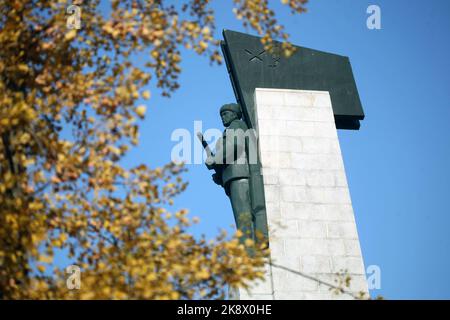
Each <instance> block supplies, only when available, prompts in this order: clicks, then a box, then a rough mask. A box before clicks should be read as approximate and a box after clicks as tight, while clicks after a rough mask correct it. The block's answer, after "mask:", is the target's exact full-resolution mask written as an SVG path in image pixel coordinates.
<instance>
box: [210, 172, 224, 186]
mask: <svg viewBox="0 0 450 320" xmlns="http://www.w3.org/2000/svg"><path fill="white" fill-rule="evenodd" d="M212 178H213V181H214V182H215V183H216V184H218V185H219V186H221V185H222V178H221V177H220V175H219V174H217V173H214V174H213V175H212Z"/></svg>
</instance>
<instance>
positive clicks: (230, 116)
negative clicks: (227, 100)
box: [220, 110, 237, 127]
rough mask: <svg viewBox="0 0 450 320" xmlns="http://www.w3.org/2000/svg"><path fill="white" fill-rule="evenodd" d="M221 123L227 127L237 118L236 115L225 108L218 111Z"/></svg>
mask: <svg viewBox="0 0 450 320" xmlns="http://www.w3.org/2000/svg"><path fill="white" fill-rule="evenodd" d="M220 117H221V118H222V123H223V125H224V126H225V127H228V126H229V125H230V123H231V122H233V120H235V119H237V115H236V113H235V112H233V111H229V110H225V111H222V112H221V113H220Z"/></svg>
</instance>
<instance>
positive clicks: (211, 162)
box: [205, 157, 216, 170]
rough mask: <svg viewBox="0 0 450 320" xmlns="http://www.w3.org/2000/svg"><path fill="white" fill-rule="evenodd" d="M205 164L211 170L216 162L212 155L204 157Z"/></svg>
mask: <svg viewBox="0 0 450 320" xmlns="http://www.w3.org/2000/svg"><path fill="white" fill-rule="evenodd" d="M205 164H206V167H207V168H208V169H209V170H211V169H213V167H214V165H215V164H216V161H215V160H214V158H213V157H208V158H206V160H205Z"/></svg>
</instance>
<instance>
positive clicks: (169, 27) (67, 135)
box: [0, 0, 306, 299]
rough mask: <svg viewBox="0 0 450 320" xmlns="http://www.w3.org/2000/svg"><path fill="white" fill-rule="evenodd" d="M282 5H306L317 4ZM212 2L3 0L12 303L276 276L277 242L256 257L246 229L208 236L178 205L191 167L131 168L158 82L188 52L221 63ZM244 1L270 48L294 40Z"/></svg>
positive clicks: (4, 214) (1, 263)
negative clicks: (73, 284)
mask: <svg viewBox="0 0 450 320" xmlns="http://www.w3.org/2000/svg"><path fill="white" fill-rule="evenodd" d="M281 2H282V3H283V4H286V5H288V6H289V7H290V8H291V10H292V11H293V12H298V13H300V12H303V11H304V4H305V3H306V0H289V1H287V0H282V1H281ZM209 3H210V1H208V0H190V1H185V2H184V3H182V4H181V5H179V6H174V5H167V4H165V1H158V0H154V1H151V0H147V1H144V0H134V1H131V0H112V1H111V2H110V3H109V2H108V3H106V4H103V5H105V6H106V5H107V4H109V5H110V8H111V14H110V15H109V16H106V15H105V14H103V13H102V11H101V10H100V1H99V0H92V1H85V2H82V1H73V3H72V2H68V1H66V0H59V1H56V0H40V1H39V0H0V10H1V15H0V30H1V31H0V105H1V108H0V136H1V141H0V297H1V298H4V299H17V298H33V299H36V298H37V299H43V298H84V299H86V298H119V299H120V298H131V299H135V298H137V299H140V298H145V299H178V298H192V297H196V298H220V297H223V296H224V294H225V287H226V285H231V286H232V287H239V286H245V284H246V283H247V281H249V280H253V279H256V278H260V277H262V268H261V267H262V265H263V264H264V261H265V260H264V259H265V257H266V256H267V252H266V250H256V252H257V253H256V254H254V255H252V256H250V255H248V254H247V250H246V246H247V247H250V246H253V245H254V244H252V243H251V242H247V243H246V244H245V245H242V244H240V243H239V241H238V238H239V234H238V235H236V237H233V238H231V239H230V238H228V237H227V236H226V235H224V234H220V235H218V236H217V238H216V239H215V240H211V241H207V240H206V239H203V238H202V239H196V238H194V237H193V236H192V235H190V234H189V233H188V232H187V228H188V226H189V225H190V224H191V223H192V222H191V220H190V219H188V217H187V211H186V210H181V211H178V212H176V213H174V214H171V213H170V212H169V211H168V209H167V205H168V204H171V203H172V202H173V198H174V197H175V196H176V195H177V194H179V193H180V192H182V191H183V190H184V189H185V187H186V183H185V182H184V181H183V180H182V179H181V177H180V174H181V173H182V172H183V171H184V170H185V169H184V168H183V166H181V165H177V164H174V163H169V164H167V165H166V166H164V167H160V168H154V169H151V168H149V167H148V166H147V165H144V164H142V165H139V166H137V167H133V168H124V167H122V166H121V164H120V160H121V159H122V158H123V157H124V155H125V154H126V153H127V151H128V150H129V149H130V148H131V147H133V145H136V144H137V142H138V133H139V126H138V120H139V118H144V117H145V113H146V107H145V106H144V105H139V106H136V101H137V99H139V98H140V97H142V98H144V99H149V98H150V92H149V91H147V90H145V87H146V86H147V85H148V84H149V82H150V81H156V83H157V86H158V87H159V88H161V91H162V94H163V95H165V96H170V94H171V93H172V92H173V91H175V90H176V89H177V88H178V87H179V84H178V82H177V78H178V75H179V74H180V72H181V69H180V61H181V55H180V48H181V47H183V46H184V47H186V48H188V49H192V50H194V51H195V52H196V53H198V54H199V55H204V56H207V57H209V59H210V61H211V62H212V63H221V56H220V54H219V51H218V49H217V48H218V41H217V40H215V39H214V38H213V34H214V31H215V24H214V12H213V11H212V9H211V8H210V7H209ZM233 3H234V7H235V9H234V10H235V14H236V16H237V18H238V19H242V21H243V24H244V25H246V26H250V27H251V28H253V29H254V30H256V31H257V32H258V33H259V34H260V35H261V36H263V43H264V45H265V46H266V47H267V48H268V49H270V47H271V43H272V39H273V38H281V39H287V35H286V34H285V33H284V31H283V28H282V26H280V25H279V24H278V23H277V21H276V19H275V16H274V12H273V11H272V10H270V9H269V8H268V0H234V1H233ZM71 4H74V5H78V6H79V7H80V8H81V10H82V11H81V28H80V29H74V28H69V27H70V26H69V25H68V18H69V17H68V15H67V13H66V10H67V8H68V7H69V6H70V5H71ZM284 49H285V53H286V54H287V55H289V54H290V53H291V52H292V46H290V45H289V44H287V43H286V44H284ZM141 52H148V53H149V56H148V57H149V58H148V62H147V63H146V64H145V66H138V65H137V64H136V63H135V61H134V60H133V57H134V56H135V55H136V54H138V53H141ZM55 252H62V253H64V254H66V255H67V257H68V259H69V261H71V262H72V263H74V264H76V265H79V266H80V267H81V271H82V285H81V289H80V290H74V291H69V290H68V289H67V287H66V283H65V281H66V275H65V270H64V268H62V267H61V266H58V265H56V264H55V263H54V261H53V260H54V255H55Z"/></svg>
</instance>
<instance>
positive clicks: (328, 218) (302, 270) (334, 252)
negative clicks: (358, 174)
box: [206, 30, 368, 299]
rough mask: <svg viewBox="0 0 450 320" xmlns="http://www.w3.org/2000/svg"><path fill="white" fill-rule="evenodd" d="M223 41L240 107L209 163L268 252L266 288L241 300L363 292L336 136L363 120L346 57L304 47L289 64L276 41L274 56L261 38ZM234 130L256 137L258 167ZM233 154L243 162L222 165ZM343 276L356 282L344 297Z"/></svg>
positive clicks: (232, 108)
mask: <svg viewBox="0 0 450 320" xmlns="http://www.w3.org/2000/svg"><path fill="white" fill-rule="evenodd" d="M223 36H224V41H222V51H223V54H224V57H225V61H226V65H227V69H228V72H229V75H230V79H231V83H232V87H233V90H234V93H235V96H236V100H237V103H236V104H227V105H224V106H223V107H222V109H221V112H220V115H221V117H222V120H223V123H224V126H225V127H226V128H227V129H226V130H225V131H224V136H223V139H222V140H219V143H218V145H217V146H216V154H214V155H213V154H212V153H211V152H209V156H208V159H207V161H206V164H207V166H208V168H209V169H211V170H215V171H216V172H215V174H214V176H213V178H214V181H215V182H216V183H217V184H219V185H221V186H223V187H224V188H225V192H226V194H227V195H228V196H229V197H230V200H231V204H232V209H233V213H234V216H235V220H236V224H237V227H238V228H239V229H241V230H242V231H243V232H244V233H245V234H246V236H247V237H253V238H254V237H255V233H256V232H258V231H259V232H261V234H262V235H263V236H264V239H265V241H267V242H268V245H269V247H270V251H271V257H270V260H271V263H270V264H269V265H268V266H267V270H266V279H265V281H263V282H257V283H254V284H252V286H251V288H250V290H241V291H240V292H239V298H240V299H335V298H337V299H343V298H354V297H355V296H358V295H360V294H361V293H363V294H367V293H368V289H367V283H366V278H365V270H364V264H363V259H362V254H361V249H360V245H359V240H358V234H357V228H356V223H355V219H354V213H353V208H352V204H351V198H350V193H349V190H348V185H347V179H346V175H345V169H344V164H343V159H342V155H341V150H340V146H339V140H338V136H337V129H349V130H358V129H359V128H360V121H361V120H363V119H364V112H363V109H362V106H361V102H360V99H359V95H358V91H357V88H356V83H355V80H354V77H353V73H352V69H351V65H350V62H349V59H348V58H347V57H344V56H340V55H335V54H330V53H325V52H321V51H317V50H312V49H307V48H303V47H296V52H295V53H294V54H293V55H292V56H291V57H289V58H286V57H284V56H283V55H282V54H281V44H280V43H278V42H276V43H275V48H274V50H272V51H270V52H269V51H266V50H264V47H263V45H262V44H261V41H260V38H258V37H255V36H250V35H247V34H243V33H239V32H234V31H228V30H224V32H223ZM241 118H242V119H241ZM230 128H234V129H237V128H238V129H241V130H247V129H250V130H253V131H252V132H254V139H255V140H254V141H256V142H257V148H256V160H255V161H248V160H249V159H248V157H249V154H251V152H250V153H249V152H248V151H247V152H246V150H247V149H248V145H252V143H250V144H246V143H245V142H241V143H239V142H236V141H237V140H235V139H234V137H233V138H232V139H230V138H229V133H227V132H228V131H227V130H228V129H230ZM252 137H253V136H252V135H249V136H247V138H249V139H250V140H251V139H252ZM238 140H239V139H238ZM241 141H245V140H241ZM221 148H223V150H221ZM227 150H233V151H234V152H232V153H236V154H237V156H233V157H232V159H225V158H227ZM207 152H208V151H207ZM217 155H219V156H217ZM239 159H240V162H239V163H240V164H237V163H238V160H239ZM228 161H231V162H233V161H235V162H234V163H233V164H230V162H228ZM238 166H240V167H238ZM337 273H345V274H346V275H348V276H350V277H351V281H350V287H349V288H348V294H346V295H345V294H344V295H336V294H334V293H333V292H332V291H330V287H329V286H328V284H334V281H335V279H336V274H337Z"/></svg>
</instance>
